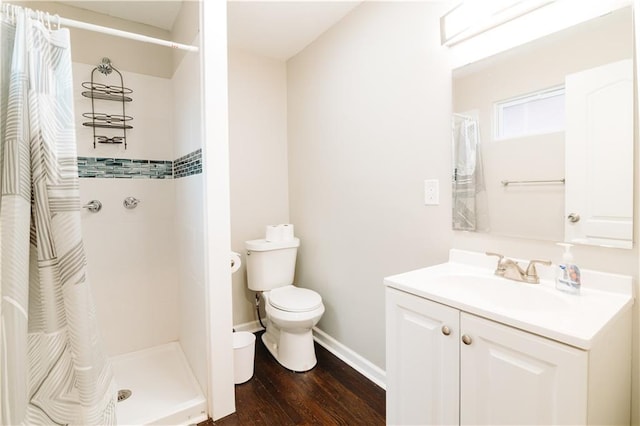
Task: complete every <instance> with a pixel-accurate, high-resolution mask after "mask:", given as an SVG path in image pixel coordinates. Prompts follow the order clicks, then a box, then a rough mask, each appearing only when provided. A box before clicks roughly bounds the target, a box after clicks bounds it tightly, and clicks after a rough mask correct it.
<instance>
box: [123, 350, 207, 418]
mask: <svg viewBox="0 0 640 426" xmlns="http://www.w3.org/2000/svg"><path fill="white" fill-rule="evenodd" d="M111 363H112V365H113V371H114V375H115V379H116V383H117V385H118V389H119V390H124V389H128V390H130V391H131V396H129V397H128V398H127V399H124V400H122V401H120V402H118V403H117V405H116V414H117V416H118V424H121V425H148V424H154V425H188V424H194V423H198V422H201V421H204V420H206V419H207V406H206V405H207V404H206V400H205V398H204V395H203V394H202V391H201V390H200V386H199V385H198V382H197V381H196V379H195V377H194V376H193V373H192V372H191V369H190V368H189V364H188V363H187V360H186V358H185V356H184V353H183V352H182V348H181V347H180V345H179V344H178V343H177V342H172V343H168V344H164V345H160V346H154V347H152V348H148V349H143V350H141V351H137V352H131V353H127V354H123V355H118V356H115V357H112V358H111Z"/></svg>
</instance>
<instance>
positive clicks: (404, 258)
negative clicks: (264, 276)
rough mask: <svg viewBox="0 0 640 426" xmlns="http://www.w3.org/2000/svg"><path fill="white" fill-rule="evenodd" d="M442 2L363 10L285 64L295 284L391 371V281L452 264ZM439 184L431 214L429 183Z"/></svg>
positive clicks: (329, 328) (334, 326)
mask: <svg viewBox="0 0 640 426" xmlns="http://www.w3.org/2000/svg"><path fill="white" fill-rule="evenodd" d="M443 12H444V10H443V8H442V5H440V4H436V3H426V2H406V3H392V2H365V3H363V4H362V5H361V6H359V7H357V8H356V9H354V10H353V11H352V12H351V13H350V14H349V15H347V16H346V17H345V18H344V19H343V20H342V21H341V22H339V23H338V24H337V25H336V26H335V27H333V28H331V29H330V30H329V31H328V32H326V33H325V34H323V35H322V36H321V37H320V38H318V39H317V40H316V41H315V42H314V43H312V44H311V45H310V46H308V47H307V48H306V49H305V50H303V51H302V52H301V53H300V54H298V55H297V56H295V57H294V58H292V59H290V60H289V62H288V66H287V74H288V76H287V82H288V88H287V90H288V98H287V99H288V138H289V198H290V206H291V207H290V214H291V221H292V223H294V224H295V226H296V233H297V234H298V236H299V237H300V238H301V240H302V245H301V247H300V251H299V258H298V270H297V276H296V280H297V283H298V284H299V285H300V286H302V287H308V288H312V289H314V290H316V291H318V292H319V293H320V294H321V295H322V298H323V301H324V304H325V307H326V312H325V314H324V316H323V317H322V319H321V320H320V323H319V325H318V326H319V328H320V329H321V330H322V331H324V332H326V333H327V334H329V335H330V336H331V337H333V338H335V339H336V340H338V341H339V342H340V343H342V344H344V345H346V346H347V347H349V348H350V349H352V350H353V351H355V352H357V353H358V354H360V355H361V356H363V357H364V358H366V359H368V360H369V361H371V362H372V363H374V364H375V365H377V366H379V367H381V368H384V365H385V359H384V353H385V331H384V320H385V316H384V288H383V278H384V277H385V276H387V275H390V274H394V273H399V272H403V271H408V270H411V269H415V268H419V267H423V266H426V265H432V264H436V263H439V262H443V261H446V259H447V256H448V249H449V248H450V247H451V231H450V228H451V227H450V218H451V215H450V209H451V201H450V199H451V196H450V195H451V191H450V155H451V153H450V148H449V147H450V140H451V134H450V113H451V93H450V92H451V75H450V69H449V66H448V62H447V56H446V52H445V50H444V49H443V48H441V47H440V43H439V36H440V35H439V17H440V16H441V14H442V13H443ZM432 178H435V179H439V180H440V197H441V198H440V201H441V204H440V205H439V206H424V195H423V193H424V191H423V181H424V179H432Z"/></svg>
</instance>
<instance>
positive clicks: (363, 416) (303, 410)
mask: <svg viewBox="0 0 640 426" xmlns="http://www.w3.org/2000/svg"><path fill="white" fill-rule="evenodd" d="M260 334H261V332H260V333H256V335H257V336H258V338H257V339H256V359H255V369H254V375H253V378H252V379H251V380H249V381H248V382H246V383H243V384H241V385H236V410H237V411H236V412H235V413H234V414H232V415H230V416H227V417H225V418H223V419H220V420H217V421H215V422H212V421H211V420H209V422H208V423H206V424H208V425H219V426H229V425H279V426H280V425H283V426H284V425H384V424H385V391H384V389H382V388H380V387H379V386H377V385H375V384H374V383H373V382H371V381H369V380H368V379H366V378H365V377H364V376H362V375H361V374H360V373H358V372H357V371H355V370H354V369H353V368H351V367H349V366H348V365H347V364H345V363H344V362H342V361H341V360H340V359H338V358H336V357H335V356H334V355H333V354H331V353H330V352H329V351H327V350H326V349H324V348H323V347H322V346H319V345H318V344H316V356H317V358H318V364H317V365H316V366H315V367H314V368H313V369H312V370H310V371H307V372H306V373H293V372H291V371H289V370H287V369H285V368H284V367H282V366H281V365H280V364H278V362H277V361H276V360H275V359H274V358H273V357H272V356H271V354H270V353H269V352H268V351H267V349H266V348H265V347H264V345H263V344H262V340H261V339H260Z"/></svg>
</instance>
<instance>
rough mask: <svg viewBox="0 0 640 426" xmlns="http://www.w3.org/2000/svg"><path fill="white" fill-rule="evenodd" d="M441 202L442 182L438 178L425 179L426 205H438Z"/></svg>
mask: <svg viewBox="0 0 640 426" xmlns="http://www.w3.org/2000/svg"><path fill="white" fill-rule="evenodd" d="M439 204H440V182H439V181H438V179H426V180H425V181H424V205H425V206H437V205H439Z"/></svg>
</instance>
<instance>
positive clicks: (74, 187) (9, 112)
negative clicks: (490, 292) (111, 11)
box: [0, 4, 116, 425]
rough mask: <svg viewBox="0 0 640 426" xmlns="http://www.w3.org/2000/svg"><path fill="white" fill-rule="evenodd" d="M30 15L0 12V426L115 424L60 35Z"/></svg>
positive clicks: (66, 49)
mask: <svg viewBox="0 0 640 426" xmlns="http://www.w3.org/2000/svg"><path fill="white" fill-rule="evenodd" d="M37 16H38V14H36V13H34V12H31V11H28V10H26V9H21V8H18V7H15V6H9V5H7V4H4V5H3V9H2V26H1V30H2V34H1V35H0V36H1V40H2V46H1V47H2V51H1V52H0V53H1V55H2V58H1V60H2V62H1V65H2V68H1V70H0V72H1V76H2V77H1V82H2V88H1V92H0V95H1V98H2V104H1V108H2V109H1V111H0V116H1V117H2V118H1V123H0V124H1V129H2V130H1V135H0V136H1V139H0V144H1V145H0V147H1V149H0V164H1V165H2V167H1V169H0V186H1V189H2V192H1V194H0V239H1V244H0V254H1V262H0V276H1V279H2V281H1V287H0V288H1V296H2V303H1V304H0V306H1V307H0V309H1V310H0V363H1V364H0V385H1V388H0V392H1V394H0V398H1V405H0V406H1V413H0V416H1V423H2V424H3V425H19V424H24V425H40V424H78V425H80V424H82V425H88V424H114V423H115V392H116V391H115V383H114V380H113V376H112V373H111V367H110V365H109V363H108V360H107V358H106V355H105V353H104V352H103V351H102V349H101V347H100V341H99V338H98V333H97V323H96V318H95V312H94V308H93V302H92V298H91V292H90V289H89V283H88V280H87V275H86V260H85V255H84V248H83V244H82V238H81V233H80V199H79V185H78V171H77V165H76V158H77V157H76V156H77V154H76V142H75V128H74V119H73V87H72V78H71V53H70V44H69V32H68V30H66V29H57V30H53V29H52V28H51V27H52V22H55V19H48V18H47V17H44V16H42V15H40V17H39V19H32V18H37ZM50 21H51V22H50Z"/></svg>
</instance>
